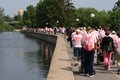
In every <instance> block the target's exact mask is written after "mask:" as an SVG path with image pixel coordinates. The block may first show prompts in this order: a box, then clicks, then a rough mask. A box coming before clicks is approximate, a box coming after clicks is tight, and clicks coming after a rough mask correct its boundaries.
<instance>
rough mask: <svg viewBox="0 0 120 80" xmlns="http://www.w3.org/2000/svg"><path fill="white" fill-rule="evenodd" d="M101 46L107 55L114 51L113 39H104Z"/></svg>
mask: <svg viewBox="0 0 120 80" xmlns="http://www.w3.org/2000/svg"><path fill="white" fill-rule="evenodd" d="M103 45H104V49H105V50H106V51H107V52H109V53H110V52H112V51H113V50H114V45H113V39H112V38H111V37H105V38H104V43H103Z"/></svg>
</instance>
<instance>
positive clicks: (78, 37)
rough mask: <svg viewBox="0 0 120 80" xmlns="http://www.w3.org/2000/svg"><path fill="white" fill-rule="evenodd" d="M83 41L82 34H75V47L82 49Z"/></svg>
mask: <svg viewBox="0 0 120 80" xmlns="http://www.w3.org/2000/svg"><path fill="white" fill-rule="evenodd" d="M81 39H82V35H81V34H75V35H74V36H73V38H72V40H73V45H74V47H82V46H81Z"/></svg>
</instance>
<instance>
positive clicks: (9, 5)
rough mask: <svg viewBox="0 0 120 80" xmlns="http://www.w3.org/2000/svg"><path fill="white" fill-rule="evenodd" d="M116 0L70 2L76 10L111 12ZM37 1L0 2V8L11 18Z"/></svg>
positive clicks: (8, 0)
mask: <svg viewBox="0 0 120 80" xmlns="http://www.w3.org/2000/svg"><path fill="white" fill-rule="evenodd" d="M117 1H118V0H72V2H73V3H74V6H75V7H76V8H79V7H92V8H95V9H97V10H99V11H101V10H106V11H108V10H112V8H113V6H114V4H115V2H117ZM38 2H39V0H0V7H2V8H3V9H4V13H5V15H9V16H11V17H13V16H14V14H17V12H18V10H19V9H23V10H25V9H26V7H27V6H29V5H34V6H36V5H37V3H38Z"/></svg>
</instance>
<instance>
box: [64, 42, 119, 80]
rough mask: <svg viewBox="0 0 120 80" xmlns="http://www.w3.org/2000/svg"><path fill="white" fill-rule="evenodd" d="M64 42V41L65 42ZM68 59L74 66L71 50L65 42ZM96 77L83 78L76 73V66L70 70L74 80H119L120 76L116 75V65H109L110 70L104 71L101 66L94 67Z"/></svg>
mask: <svg viewBox="0 0 120 80" xmlns="http://www.w3.org/2000/svg"><path fill="white" fill-rule="evenodd" d="M65 41H66V40H65ZM66 45H67V49H68V53H69V58H70V60H71V64H74V60H73V59H72V56H73V48H70V46H69V42H67V41H66ZM95 69H96V75H95V76H94V77H93V78H90V77H87V76H83V74H80V73H79V72H78V66H76V67H75V66H72V70H73V73H74V77H75V80H120V75H117V68H116V65H111V70H110V71H108V70H105V69H103V68H102V65H95Z"/></svg>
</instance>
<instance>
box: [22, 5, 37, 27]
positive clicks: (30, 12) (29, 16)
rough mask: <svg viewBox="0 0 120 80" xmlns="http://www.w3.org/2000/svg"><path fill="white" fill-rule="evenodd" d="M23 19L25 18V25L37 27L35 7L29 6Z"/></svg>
mask: <svg viewBox="0 0 120 80" xmlns="http://www.w3.org/2000/svg"><path fill="white" fill-rule="evenodd" d="M21 18H23V24H24V25H27V26H29V27H36V8H35V7H34V6H33V5H29V6H28V7H27V11H24V15H23V17H21ZM21 23H22V22H21Z"/></svg>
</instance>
